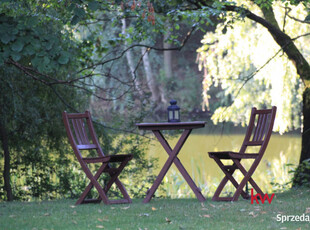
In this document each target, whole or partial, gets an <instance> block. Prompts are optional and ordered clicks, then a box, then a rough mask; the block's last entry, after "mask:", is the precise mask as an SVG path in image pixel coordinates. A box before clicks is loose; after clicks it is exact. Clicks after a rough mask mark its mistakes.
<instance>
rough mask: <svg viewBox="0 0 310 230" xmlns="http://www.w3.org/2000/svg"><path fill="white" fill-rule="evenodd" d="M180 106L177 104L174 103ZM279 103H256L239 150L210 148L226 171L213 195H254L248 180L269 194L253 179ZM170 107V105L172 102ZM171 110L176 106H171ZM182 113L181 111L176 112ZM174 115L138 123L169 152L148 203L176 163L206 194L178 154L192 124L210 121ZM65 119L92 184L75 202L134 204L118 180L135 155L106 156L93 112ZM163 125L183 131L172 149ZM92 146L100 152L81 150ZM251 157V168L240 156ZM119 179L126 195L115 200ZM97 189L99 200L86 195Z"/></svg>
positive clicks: (193, 186)
mask: <svg viewBox="0 0 310 230" xmlns="http://www.w3.org/2000/svg"><path fill="white" fill-rule="evenodd" d="M172 106H175V104H172ZM276 110H277V108H276V107H275V106H273V107H272V108H271V109H261V110H258V109H256V108H255V107H253V108H252V112H251V117H250V121H249V125H248V127H247V131H246V134H245V138H244V141H243V143H242V145H241V148H240V150H239V151H238V152H233V151H220V152H209V157H211V158H212V159H214V161H215V162H216V163H217V165H218V166H219V167H220V169H221V170H222V171H223V173H224V175H225V176H224V178H223V179H222V181H221V182H220V184H219V185H218V188H217V190H216V191H215V194H214V196H213V198H212V200H214V201H237V200H238V198H239V196H240V195H241V196H242V197H243V198H244V199H249V198H250V196H249V194H248V193H247V191H245V190H244V187H245V186H246V183H250V184H251V185H252V187H253V188H254V189H255V190H256V192H257V193H258V194H261V195H262V196H263V195H264V193H263V192H262V190H261V189H260V188H259V186H258V185H257V183H256V182H255V181H254V179H253V178H252V175H253V173H254V172H255V170H256V168H257V166H258V165H259V163H260V161H261V159H262V157H263V155H264V153H265V150H266V148H267V145H268V142H269V140H270V136H271V134H272V129H273V124H274V120H275V116H276ZM168 112H169V107H168ZM170 112H171V111H170ZM177 112H178V111H177ZM172 115H173V117H172V119H171V120H170V122H161V123H138V124H136V126H137V127H138V128H139V129H140V130H150V131H152V132H153V134H154V135H155V137H156V138H157V140H158V141H159V143H160V144H161V145H162V147H163V148H164V150H165V151H166V153H167V154H168V159H167V160H166V162H165V164H164V165H163V167H162V169H161V170H160V172H159V174H158V176H157V178H156V179H155V181H154V183H153V185H152V186H151V188H150V189H149V190H148V191H147V193H146V197H145V199H144V200H143V202H144V203H148V202H149V201H150V200H151V199H152V197H153V195H154V193H155V192H156V190H157V188H158V187H159V185H160V183H161V182H162V180H163V179H164V176H165V175H166V173H167V171H168V170H169V168H170V167H171V165H172V164H175V166H176V167H177V169H178V170H179V171H180V173H181V174H182V176H183V177H184V179H185V181H186V182H187V183H188V185H189V186H190V188H191V189H192V191H193V192H194V194H195V195H196V197H197V199H198V200H199V201H200V202H203V201H205V197H204V196H203V195H202V192H201V189H200V188H198V187H197V186H196V184H195V182H194V181H193V180H192V178H191V177H190V175H189V174H188V172H187V171H186V169H185V167H184V166H183V164H182V163H181V161H180V159H179V158H178V154H179V152H180V150H181V149H182V147H183V145H184V143H185V142H186V140H187V139H188V137H189V135H190V134H191V132H192V130H193V129H198V128H203V127H204V126H205V122H204V121H192V122H180V121H179V115H178V114H172ZM63 121H64V124H65V128H66V131H67V135H68V138H69V142H70V144H71V147H72V149H73V151H74V153H75V156H76V158H77V159H78V161H79V163H80V165H81V167H82V169H83V171H84V172H85V174H86V176H87V178H88V179H89V180H90V182H89V184H88V185H87V187H86V188H85V190H84V192H83V193H82V195H81V196H80V198H79V199H78V201H77V202H76V204H82V203H89V202H101V201H103V202H104V203H105V204H118V203H131V199H130V197H129V195H128V193H127V191H126V189H125V187H124V186H123V184H122V182H121V181H120V180H119V178H118V177H119V175H120V174H121V172H122V170H123V169H124V168H125V166H126V165H127V164H128V162H129V161H130V160H131V159H132V158H133V155H131V154H125V155H124V154H116V155H105V154H104V153H103V151H102V149H101V147H100V145H99V142H98V139H97V136H96V133H95V130H94V127H93V123H92V119H91V115H90V112H88V111H86V112H85V113H67V112H63ZM163 130H183V132H182V134H181V136H180V138H179V140H178V141H177V144H176V145H175V147H174V148H172V147H171V146H170V145H169V143H168V141H167V140H166V138H165V137H164V135H163V133H162V131H163ZM253 147H255V151H256V152H255V153H252V152H251V153H250V152H248V151H247V150H248V149H252V148H253ZM84 150H87V151H89V150H93V151H95V152H96V154H97V156H96V157H83V155H82V151H84ZM249 159H251V160H252V161H253V162H252V165H251V166H250V168H249V170H246V169H245V167H244V166H243V165H242V164H241V160H249ZM222 160H224V161H226V160H229V161H230V162H231V164H228V165H224V163H223V161H222ZM95 163H100V164H101V166H100V167H99V169H97V171H96V173H92V172H91V167H89V165H91V164H95ZM236 170H240V171H241V173H242V174H243V176H244V177H243V179H242V180H241V182H240V183H238V182H237V181H236V179H235V178H234V177H233V173H234V172H235V171H236ZM103 173H106V174H108V175H109V177H110V179H109V181H108V182H107V183H105V186H104V187H102V186H101V185H100V183H99V182H98V178H99V176H100V175H101V174H103ZM228 181H230V182H231V183H232V184H233V186H234V187H235V188H236V191H235V193H234V195H233V196H232V197H220V194H221V192H222V191H223V189H224V187H225V185H226V184H227V182H228ZM113 184H115V185H116V186H117V187H118V188H119V190H120V191H121V194H122V195H123V199H120V200H110V199H109V198H108V195H107V193H108V191H109V190H110V188H111V186H112V185H113ZM93 187H94V188H95V189H96V190H97V191H98V194H99V197H98V198H96V199H87V195H88V194H89V193H90V191H91V189H92V188H93Z"/></svg>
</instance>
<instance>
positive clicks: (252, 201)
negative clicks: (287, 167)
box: [251, 189, 274, 204]
mask: <svg viewBox="0 0 310 230" xmlns="http://www.w3.org/2000/svg"><path fill="white" fill-rule="evenodd" d="M258 197H259V199H260V200H261V201H262V204H264V202H265V200H266V199H267V200H268V203H269V204H270V203H271V201H272V199H273V197H274V193H272V195H271V197H270V198H269V196H268V194H267V193H266V194H265V195H264V198H262V196H261V194H259V193H258V194H256V195H255V196H254V194H253V189H251V204H253V203H254V200H255V201H256V203H257V204H259V202H258V199H257V198H258Z"/></svg>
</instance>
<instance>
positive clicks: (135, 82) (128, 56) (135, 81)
mask: <svg viewBox="0 0 310 230" xmlns="http://www.w3.org/2000/svg"><path fill="white" fill-rule="evenodd" d="M122 24H123V25H122V33H123V34H126V19H125V18H123V19H122ZM125 45H126V46H127V42H126V41H125ZM126 59H127V63H128V66H129V70H130V75H131V79H132V82H133V85H134V87H135V89H136V90H137V91H138V93H139V95H140V96H142V95H143V91H142V90H141V86H142V85H141V83H140V82H139V80H138V78H137V77H136V75H135V65H134V63H133V57H132V52H131V50H127V52H126Z"/></svg>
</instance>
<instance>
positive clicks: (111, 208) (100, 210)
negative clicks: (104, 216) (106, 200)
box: [100, 207, 115, 213]
mask: <svg viewBox="0 0 310 230" xmlns="http://www.w3.org/2000/svg"><path fill="white" fill-rule="evenodd" d="M111 209H115V207H111ZM100 211H101V210H100ZM101 212H102V211H101ZM101 212H100V213H101Z"/></svg>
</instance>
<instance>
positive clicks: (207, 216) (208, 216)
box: [203, 214, 211, 218]
mask: <svg viewBox="0 0 310 230" xmlns="http://www.w3.org/2000/svg"><path fill="white" fill-rule="evenodd" d="M203 217H206V218H210V217H211V216H210V215H208V214H206V215H203Z"/></svg>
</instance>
